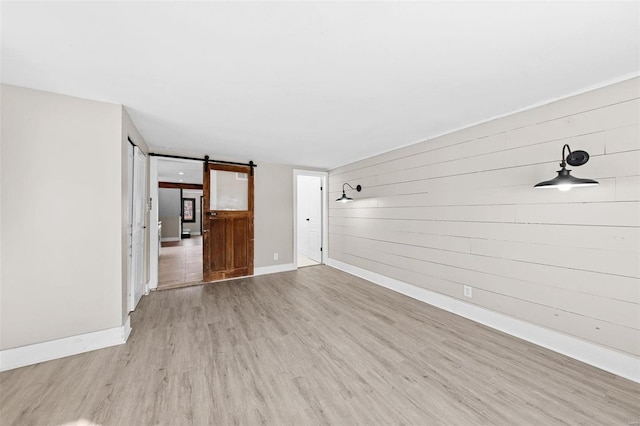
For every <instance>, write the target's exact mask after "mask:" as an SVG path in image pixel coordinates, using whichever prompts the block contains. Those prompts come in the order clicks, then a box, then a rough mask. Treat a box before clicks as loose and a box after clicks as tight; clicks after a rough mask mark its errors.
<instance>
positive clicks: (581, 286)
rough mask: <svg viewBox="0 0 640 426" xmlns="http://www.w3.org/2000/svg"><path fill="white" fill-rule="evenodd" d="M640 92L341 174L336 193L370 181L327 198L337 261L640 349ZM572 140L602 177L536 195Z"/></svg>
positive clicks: (484, 130) (441, 141) (635, 86)
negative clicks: (342, 199) (467, 290)
mask: <svg viewBox="0 0 640 426" xmlns="http://www.w3.org/2000/svg"><path fill="white" fill-rule="evenodd" d="M639 93H640V89H639V79H638V78H634V79H632V80H628V81H625V82H622V83H618V84H614V85H612V86H608V87H605V88H601V89H598V90H595V91H591V92H587V93H584V94H580V95H577V96H573V97H570V98H567V99H564V100H560V101H558V102H554V103H550V104H548V105H544V106H541V107H538V108H534V109H531V110H528V111H524V112H520V113H517V114H514V115H510V116H507V117H503V118H499V119H496V120H493V121H490V122H488V123H484V124H480V125H477V126H473V127H470V128H467V129H464V130H460V131H458V132H455V133H451V134H448V135H445V136H442V137H438V138H435V139H432V140H428V141H425V142H421V143H418V144H415V145H411V146H408V147H406V148H402V149H398V150H395V151H392V152H388V153H385V154H382V155H378V156H375V157H371V158H368V159H365V160H362V161H359V162H356V163H353V164H349V165H346V166H344V167H340V168H337V169H334V170H332V171H330V185H329V188H330V191H331V193H330V197H329V199H336V198H337V197H338V196H339V195H340V194H341V192H340V191H341V186H342V184H343V183H344V182H349V183H351V184H352V185H354V186H355V185H356V184H361V185H362V186H363V190H362V192H361V193H355V192H354V193H353V194H350V195H351V196H353V198H356V199H357V200H356V201H354V202H353V203H350V204H340V203H335V202H332V203H330V211H329V216H330V217H329V224H330V234H329V248H330V257H331V258H332V259H336V260H339V261H342V262H345V263H348V264H351V265H354V266H357V267H360V268H363V269H366V270H369V271H372V272H375V273H378V274H381V275H384V276H388V277H391V278H395V279H397V280H400V281H404V282H407V283H410V284H413V285H415V286H419V287H423V288H426V289H428V290H432V291H435V292H438V293H442V294H445V295H447V296H451V297H454V298H458V299H461V300H464V301H465V302H468V303H473V304H476V305H478V306H481V307H484V308H488V309H491V310H493V311H497V312H500V313H503V314H506V315H510V316H512V317H515V318H519V319H521V320H524V321H527V322H530V323H534V324H537V325H541V326H544V327H547V328H549V329H553V330H557V331H560V332H562V333H565V334H567V335H572V336H575V337H578V338H581V339H584V340H586V341H589V342H593V343H596V344H599V345H602V346H605V347H608V348H612V349H614V350H617V351H620V352H623V353H626V354H632V355H634V356H638V354H640V332H639V329H640V305H639V303H640V279H639V277H640V253H639V247H640V228H639V226H640V208H639V203H638V201H639V199H640V180H639V179H640V177H639V174H640V137H639V134H638V119H639V117H640V107H639V105H640V100H639ZM425 119H427V120H428V119H429V117H425ZM565 143H568V144H570V146H571V148H572V149H574V150H578V149H582V150H586V151H588V152H589V153H590V154H591V160H590V162H589V163H587V164H586V165H584V166H581V167H572V169H573V174H574V175H576V176H578V177H589V178H594V179H596V180H599V181H600V185H599V186H597V187H589V188H578V189H573V190H571V191H570V192H560V191H557V190H539V189H533V185H534V184H536V183H538V182H540V181H543V180H548V179H551V178H552V177H554V176H555V175H556V173H555V171H556V170H558V169H559V167H558V162H559V160H560V157H561V149H562V146H563V144H565ZM463 285H469V286H472V287H473V298H471V299H469V298H465V297H464V296H463Z"/></svg>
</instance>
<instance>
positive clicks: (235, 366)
mask: <svg viewBox="0 0 640 426" xmlns="http://www.w3.org/2000/svg"><path fill="white" fill-rule="evenodd" d="M132 326H133V333H132V335H131V337H130V339H129V342H128V343H127V344H126V345H121V346H117V347H112V348H107V349H102V350H98V351H94V352H90V353H86V354H81V355H76V356H73V357H68V358H65V359H60V360H55V361H50V362H45V363H41V364H38V365H34V366H29V367H24V368H20V369H17V370H12V371H7V372H3V373H2V374H0V410H1V411H0V424H2V425H3V426H5V425H40V424H54V425H59V424H64V423H65V422H71V421H77V420H79V419H85V420H88V421H91V422H94V423H97V424H103V425H150V424H163V425H210V424H215V425H227V424H243V425H254V424H272V425H281V424H296V425H306V424H314V425H315V424H335V425H350V424H367V425H377V424H384V425H388V424H415V425H431V424H452V425H477V424H503V425H521V424H532V425H550V424H593V425H615V424H618V425H630V424H637V423H634V422H638V421H640V404H639V403H638V402H639V398H640V385H638V384H636V383H633V382H631V381H628V380H625V379H622V378H620V377H616V376H614V375H612V374H610V373H607V372H604V371H602V370H598V369H596V368H593V367H590V366H588V365H586V364H583V363H580V362H578V361H575V360H572V359H570V358H567V357H564V356H562V355H559V354H556V353H554V352H551V351H548V350H546V349H543V348H540V347H537V346H535V345H532V344H530V343H527V342H524V341H521V340H518V339H516V338H513V337H510V336H508V335H505V334H502V333H500V332H498V331H494V330H491V329H489V328H486V327H484V326H481V325H479V324H476V323H473V322H471V321H468V320H466V319H463V318H461V317H457V316H455V315H453V314H450V313H448V312H444V311H442V310H439V309H436V308H433V307H431V306H428V305H426V304H423V303H421V302H418V301H415V300H413V299H410V298H407V297H405V296H402V295H399V294H397V293H394V292H392V291H390V290H387V289H384V288H381V287H378V286H376V285H374V284H371V283H368V282H366V281H364V280H361V279H359V278H356V277H353V276H351V275H348V274H345V273H343V272H340V271H337V270H334V269H332V268H329V267H327V266H317V267H314V268H304V269H300V270H298V271H292V272H285V273H281V274H273V275H265V276H259V277H253V278H246V279H238V280H233V281H224V282H219V283H212V284H207V285H201V286H193V287H186V288H181V289H175V290H168V291H161V292H153V293H151V294H150V295H149V296H148V297H144V298H143V299H142V301H141V302H140V305H139V307H138V309H137V310H136V312H135V313H134V314H133V316H132Z"/></svg>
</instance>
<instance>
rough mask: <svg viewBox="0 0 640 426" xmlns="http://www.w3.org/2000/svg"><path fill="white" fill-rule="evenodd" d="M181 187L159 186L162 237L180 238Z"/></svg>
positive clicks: (159, 213)
mask: <svg viewBox="0 0 640 426" xmlns="http://www.w3.org/2000/svg"><path fill="white" fill-rule="evenodd" d="M181 214H182V212H181V211H180V189H178V188H158V215H159V218H160V219H159V220H160V221H161V222H162V230H161V236H162V238H178V239H179V238H180V234H181V229H180V220H181V216H180V215H181Z"/></svg>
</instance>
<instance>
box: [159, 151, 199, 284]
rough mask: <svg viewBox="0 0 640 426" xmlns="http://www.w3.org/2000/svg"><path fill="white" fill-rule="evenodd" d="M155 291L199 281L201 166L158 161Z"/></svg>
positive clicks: (171, 160)
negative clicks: (157, 246) (157, 244)
mask: <svg viewBox="0 0 640 426" xmlns="http://www.w3.org/2000/svg"><path fill="white" fill-rule="evenodd" d="M157 161H158V163H157V169H158V173H157V174H158V226H159V250H158V285H157V288H158V289H159V290H163V289H169V288H176V287H183V286H186V285H192V284H199V283H201V282H203V273H202V271H203V268H202V246H203V245H202V204H201V199H202V163H201V162H193V161H184V160H173V159H158V160H157Z"/></svg>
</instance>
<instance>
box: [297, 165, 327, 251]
mask: <svg viewBox="0 0 640 426" xmlns="http://www.w3.org/2000/svg"><path fill="white" fill-rule="evenodd" d="M297 183H298V185H297V187H298V251H299V252H300V253H301V254H303V255H304V256H307V257H308V258H309V259H311V260H314V261H316V262H319V263H320V262H322V252H321V247H322V189H321V188H322V178H321V177H319V176H298V182H297Z"/></svg>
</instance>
